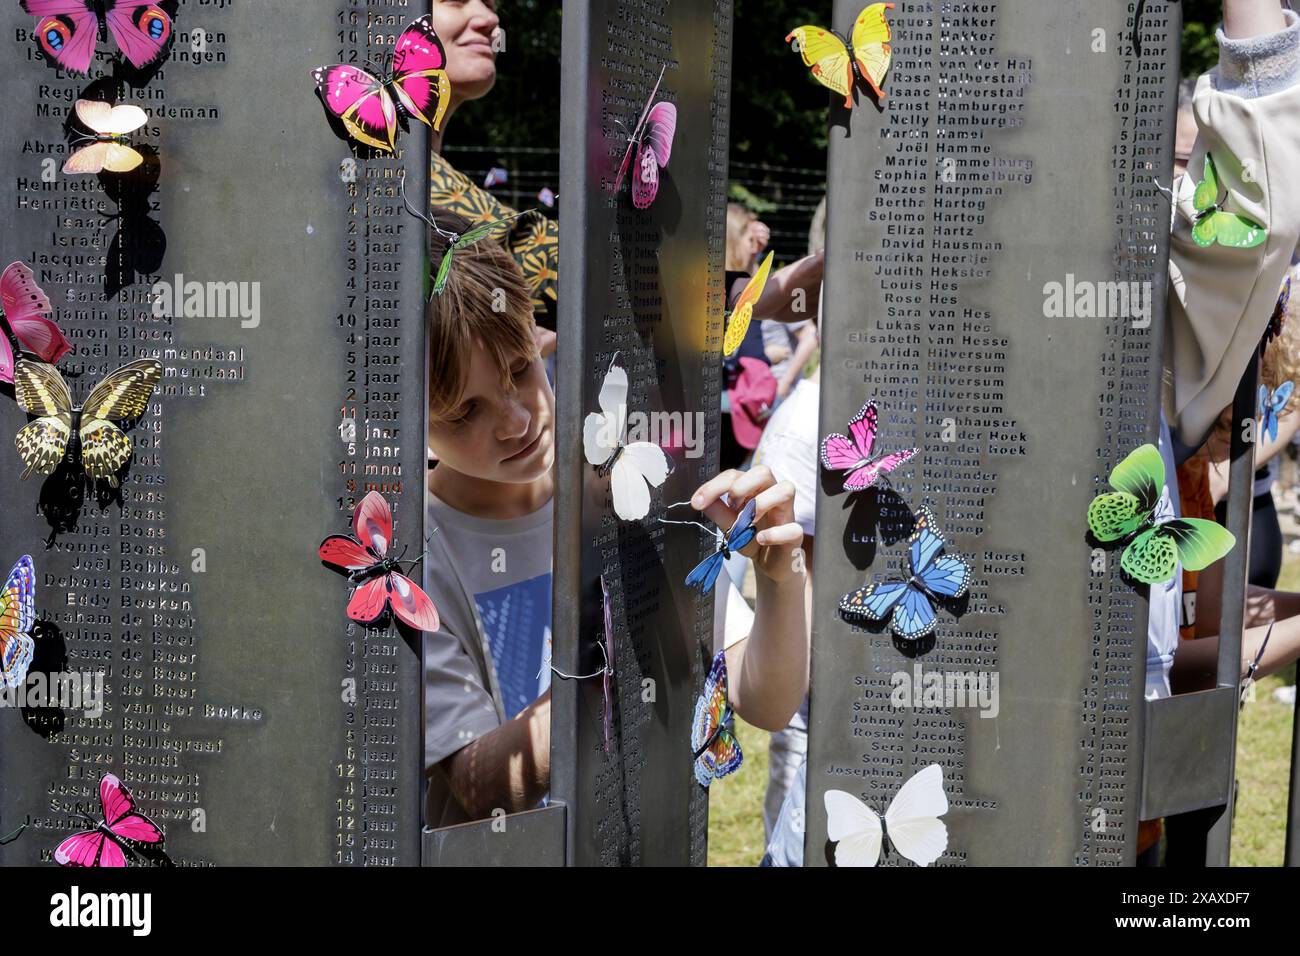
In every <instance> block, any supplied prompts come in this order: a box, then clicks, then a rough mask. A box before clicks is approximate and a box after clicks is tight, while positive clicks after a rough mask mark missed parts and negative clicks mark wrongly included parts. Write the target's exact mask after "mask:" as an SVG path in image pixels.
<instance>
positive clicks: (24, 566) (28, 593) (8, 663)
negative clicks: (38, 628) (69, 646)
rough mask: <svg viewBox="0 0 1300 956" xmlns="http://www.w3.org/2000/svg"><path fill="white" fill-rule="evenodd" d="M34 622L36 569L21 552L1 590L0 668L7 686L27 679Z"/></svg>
mask: <svg viewBox="0 0 1300 956" xmlns="http://www.w3.org/2000/svg"><path fill="white" fill-rule="evenodd" d="M35 623H36V568H35V567H34V566H33V564H32V559H31V556H30V555H26V554H24V555H23V556H22V557H21V558H19V559H18V562H17V563H16V564H15V565H14V566H13V570H11V571H10V572H9V578H8V580H7V581H6V582H5V587H4V590H3V591H0V668H2V673H0V676H2V677H3V681H4V683H5V685H6V686H8V687H17V686H18V685H19V684H21V683H22V682H23V681H24V680H26V679H27V668H28V667H29V666H30V665H31V662H32V654H33V653H34V651H35V648H36V645H35V643H34V642H33V641H32V638H31V630H32V626H33V625H34V624H35Z"/></svg>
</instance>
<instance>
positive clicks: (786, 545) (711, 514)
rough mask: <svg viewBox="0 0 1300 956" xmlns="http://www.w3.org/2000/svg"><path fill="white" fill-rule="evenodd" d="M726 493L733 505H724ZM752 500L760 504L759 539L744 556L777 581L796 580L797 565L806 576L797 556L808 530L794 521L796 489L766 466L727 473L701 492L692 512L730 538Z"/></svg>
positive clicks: (757, 512)
mask: <svg viewBox="0 0 1300 956" xmlns="http://www.w3.org/2000/svg"><path fill="white" fill-rule="evenodd" d="M724 494H725V495H727V497H728V498H729V499H730V504H728V503H727V502H726V501H724V500H723V498H722V496H723V495H724ZM750 499H753V500H754V502H755V510H754V527H755V528H757V529H758V534H757V535H756V536H755V537H754V540H753V541H751V542H750V543H749V546H748V547H747V548H745V549H744V550H742V551H741V554H743V555H745V557H747V558H752V559H753V561H754V567H755V569H756V570H758V571H759V572H760V573H762V574H763V575H765V576H766V577H768V578H770V579H771V580H773V581H777V582H781V581H788V580H790V579H792V578H794V577H795V576H796V571H795V568H796V566H798V567H799V568H800V571H799V572H798V576H800V577H802V573H803V572H802V567H803V563H802V562H801V561H797V560H796V558H795V551H797V550H798V549H799V547H800V545H802V544H803V528H802V527H800V526H799V525H798V524H796V523H795V520H794V485H793V484H791V483H790V482H788V481H782V482H777V480H776V479H775V478H774V477H773V476H772V472H771V471H770V470H769V469H768V468H767V466H766V465H755V466H754V467H753V468H751V469H750V470H749V471H736V470H735V469H731V470H729V471H724V472H723V473H722V474H720V475H718V476H717V477H716V478H714V479H712V480H711V481H707V482H705V483H704V484H703V485H701V486H700V487H699V488H698V489H696V492H695V494H694V495H692V496H691V507H692V508H694V509H695V510H696V511H702V512H704V514H705V515H706V516H707V517H708V519H709V520H710V521H712V522H713V523H714V524H716V525H717V526H718V529H719V530H720V531H722V532H723V533H724V534H725V533H726V532H728V531H730V530H731V526H732V525H733V524H735V523H736V517H737V516H738V515H739V514H740V512H741V511H742V510H743V509H744V507H745V505H746V504H748V503H749V501H750ZM739 583H740V582H736V584H737V586H739Z"/></svg>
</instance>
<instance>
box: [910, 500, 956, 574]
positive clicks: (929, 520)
mask: <svg viewBox="0 0 1300 956" xmlns="http://www.w3.org/2000/svg"><path fill="white" fill-rule="evenodd" d="M908 543H909V545H910V553H909V558H910V559H911V562H912V573H913V574H921V573H922V572H923V571H925V570H926V569H927V568H929V567H930V565H931V564H932V563H934V559H935V558H936V557H938V555H939V552H940V551H942V550H943V549H944V545H945V544H946V543H947V542H945V541H944V538H943V534H942V533H941V532H940V531H939V524H938V522H937V521H936V520H935V517H934V512H933V511H931V510H930V509H929V508H928V507H926V506H924V505H922V506H921V507H920V508H918V509H917V512H916V527H915V528H913V529H912V536H911V538H910V539H909V541H908Z"/></svg>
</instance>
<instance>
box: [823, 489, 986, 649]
mask: <svg viewBox="0 0 1300 956" xmlns="http://www.w3.org/2000/svg"><path fill="white" fill-rule="evenodd" d="M909 544H910V549H909V560H910V563H911V573H910V576H909V577H908V579H907V580H906V581H884V582H881V583H880V584H868V585H866V586H865V587H861V588H858V589H857V590H854V591H850V592H849V593H848V594H846V595H844V597H842V598H840V614H841V615H842V616H843V617H845V618H846V619H852V618H859V619H866V620H871V621H883V620H884V619H885V617H886V616H889V619H890V620H889V626H890V628H891V629H892V630H893V632H894V633H895V634H897V635H898V636H899V637H901V638H903V639H904V640H908V641H917V640H920V639H921V638H923V637H925V636H926V635H927V634H929V633H930V632H931V631H933V630H934V629H935V627H936V626H937V625H938V623H939V618H938V615H937V614H936V613H935V605H936V603H937V602H938V601H939V600H940V599H943V598H959V597H961V596H962V595H963V594H965V593H966V588H967V586H968V585H969V584H970V565H968V564H967V563H966V562H965V560H963V559H962V558H959V557H957V556H956V555H950V554H941V552H942V551H943V550H944V548H945V546H946V544H947V542H945V541H944V538H943V535H942V534H941V533H940V532H939V525H938V522H936V521H935V518H934V513H933V512H932V511H931V510H930V509H929V508H927V507H925V506H922V507H921V508H920V509H919V510H918V511H917V517H916V528H915V529H914V530H913V532H912V537H911V538H910V539H909ZM907 570H908V569H906V568H904V571H905V572H906V571H907Z"/></svg>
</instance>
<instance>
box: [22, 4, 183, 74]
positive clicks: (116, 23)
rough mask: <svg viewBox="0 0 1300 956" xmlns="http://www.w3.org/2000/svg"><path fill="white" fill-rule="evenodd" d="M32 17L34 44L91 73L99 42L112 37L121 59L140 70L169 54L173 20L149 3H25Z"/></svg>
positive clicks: (61, 63)
mask: <svg viewBox="0 0 1300 956" xmlns="http://www.w3.org/2000/svg"><path fill="white" fill-rule="evenodd" d="M21 2H22V8H23V10H24V11H26V12H27V13H30V14H31V15H32V16H34V17H41V21H40V22H39V23H38V24H37V25H36V42H37V43H38V44H39V45H40V48H41V50H42V51H43V52H44V53H45V55H46V56H48V57H49V58H50V59H51V60H53V61H54V62H55V63H56V64H57V65H58V66H61V67H62V68H63V69H65V70H70V71H71V72H73V73H83V74H84V73H89V72H90V63H91V60H93V59H94V56H95V41H96V40H97V39H98V40H99V42H101V43H102V42H104V41H105V40H106V39H107V34H109V33H111V34H113V39H114V40H115V41H117V45H118V47H119V48H120V49H121V51H122V53H123V55H125V56H126V58H127V60H129V61H130V62H131V65H132V66H134V67H136V68H137V69H144V68H146V67H150V66H153V65H154V64H155V63H157V62H158V61H159V60H161V59H162V58H163V56H164V55H165V54H166V53H167V45H168V43H169V42H170V41H171V38H172V21H171V17H169V16H168V15H167V14H166V13H165V12H164V11H163V9H162V8H161V7H159V6H158V5H157V4H155V3H151V2H150V0H21Z"/></svg>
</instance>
